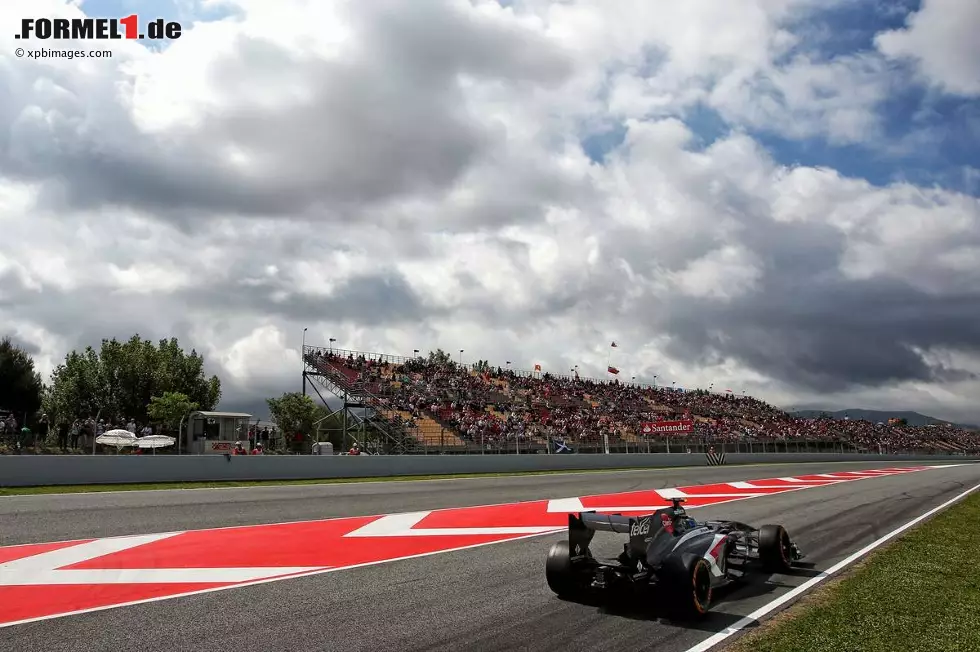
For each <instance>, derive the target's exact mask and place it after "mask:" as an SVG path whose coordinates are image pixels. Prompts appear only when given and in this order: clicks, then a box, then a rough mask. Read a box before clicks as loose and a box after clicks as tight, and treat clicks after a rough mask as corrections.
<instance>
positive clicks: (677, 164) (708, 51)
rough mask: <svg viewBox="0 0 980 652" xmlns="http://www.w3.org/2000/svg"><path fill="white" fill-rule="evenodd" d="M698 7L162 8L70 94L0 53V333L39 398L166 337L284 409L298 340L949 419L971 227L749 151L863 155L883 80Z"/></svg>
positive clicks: (958, 214) (42, 11)
mask: <svg viewBox="0 0 980 652" xmlns="http://www.w3.org/2000/svg"><path fill="white" fill-rule="evenodd" d="M204 4H208V5H212V4H213V5H214V6H219V5H217V4H214V3H204ZM709 4H710V5H711V7H713V8H714V10H712V11H709V10H707V7H708V5H709ZM723 4H724V8H723V9H721V10H719V9H718V5H717V3H705V2H687V3H680V4H677V5H676V6H675V5H671V6H670V8H667V9H664V8H662V7H657V8H656V10H654V7H653V5H652V4H651V3H648V2H641V1H639V0H636V1H632V0H615V1H613V2H602V3H600V2H595V1H592V0H581V1H576V2H545V1H543V0H520V1H515V2H509V3H506V6H502V5H501V4H498V3H497V2H494V1H492V0H474V1H473V2H470V1H469V0H417V1H415V2H412V3H402V2H371V3H365V2H305V1H301V0H283V2H280V3H276V5H275V11H273V10H272V6H271V5H269V4H268V3H265V2H258V1H257V0H256V1H252V0H233V1H232V0H228V1H226V2H223V3H221V4H220V7H223V8H224V9H226V10H228V15H227V16H226V17H224V18H209V19H206V20H199V21H197V22H191V20H190V19H189V18H186V17H185V16H190V15H193V12H194V11H197V10H200V6H197V5H194V4H193V3H189V4H188V5H187V6H183V7H182V11H183V12H184V13H183V14H182V16H181V19H182V20H184V35H183V36H182V37H181V39H179V40H178V41H176V42H173V43H170V44H168V45H166V47H164V48H162V49H160V50H150V49H147V48H144V47H142V46H141V45H138V44H133V43H122V42H115V43H112V44H109V45H105V46H104V47H110V48H112V50H113V57H112V58H111V59H98V60H95V59H87V60H75V61H67V60H64V59H51V58H49V59H43V60H27V59H15V58H13V57H11V56H9V55H8V54H7V53H8V52H12V51H13V48H14V47H15V42H14V40H13V39H12V38H8V36H7V35H0V41H3V42H2V43H0V45H2V47H3V48H5V49H4V50H3V54H0V76H2V81H3V83H2V84H0V89H6V90H4V91H0V94H3V93H5V95H4V96H2V97H0V100H3V101H0V122H2V127H3V128H2V129H0V225H2V233H3V236H2V237H3V242H4V247H3V248H2V249H0V330H3V331H4V332H9V333H11V334H12V335H14V336H15V337H16V338H17V339H18V341H22V342H28V343H30V345H31V346H32V347H33V350H36V351H37V352H38V360H39V362H40V363H41V364H42V366H43V367H45V368H46V369H50V368H51V366H53V364H56V362H57V361H58V359H59V358H61V357H62V356H63V355H64V353H65V352H66V351H67V350H69V349H71V348H73V347H76V346H80V345H84V344H89V343H97V342H98V340H99V339H100V338H101V337H104V336H111V335H117V336H120V337H126V336H128V335H130V334H131V333H132V332H134V331H139V332H140V333H141V334H143V335H145V336H150V337H164V336H169V335H171V334H173V335H176V336H178V337H180V338H181V340H182V341H183V342H184V344H185V345H187V346H194V347H196V348H197V349H198V350H199V351H202V352H204V353H205V354H206V356H207V359H208V362H209V364H210V365H212V368H213V370H214V371H216V372H217V373H219V374H221V375H222V377H223V378H224V379H225V381H226V385H227V390H226V396H227V397H228V400H229V401H230V402H233V403H236V404H241V402H242V401H244V400H248V399H249V398H250V397H258V398H261V397H262V396H265V395H269V394H273V393H278V392H280V391H287V390H293V389H296V387H297V386H298V383H297V380H296V379H297V378H298V364H299V358H298V351H297V349H298V346H299V344H300V335H301V333H302V329H303V328H304V327H309V329H310V330H309V332H308V333H307V338H308V341H309V342H314V343H318V342H324V343H325V342H326V341H327V339H328V338H336V339H337V344H338V345H341V346H344V347H347V348H354V349H361V350H369V351H381V352H393V353H403V354H404V353H408V354H410V353H411V351H412V350H413V349H422V350H423V351H424V350H428V349H434V348H436V347H442V348H444V349H446V350H448V351H452V352H456V351H458V350H459V349H464V350H465V353H464V355H463V357H464V358H465V359H471V360H472V359H476V358H483V359H490V360H491V361H492V362H498V363H503V362H504V361H505V360H512V361H514V363H515V366H516V367H523V368H530V367H531V366H532V365H533V364H535V363H541V364H543V365H544V366H545V368H547V369H551V370H553V371H557V372H564V371H567V370H568V369H569V368H570V367H572V366H575V365H579V367H580V370H582V371H583V372H585V373H592V374H600V373H601V372H603V371H604V369H605V365H606V359H607V355H608V342H609V340H611V339H615V340H616V341H617V342H618V343H619V344H620V348H619V349H618V350H617V352H616V355H617V356H620V357H619V359H616V360H614V364H616V366H618V367H619V368H620V369H622V370H623V374H622V375H623V376H625V377H627V378H630V377H632V376H637V377H638V378H640V379H645V380H651V379H653V377H654V376H656V377H657V380H658V382H663V381H666V382H671V381H676V382H677V384H678V385H680V386H685V387H693V386H698V385H701V386H707V385H708V384H710V383H714V384H715V385H716V386H722V385H724V386H725V387H731V388H733V389H735V390H736V391H742V390H745V391H748V392H750V393H751V392H756V393H759V394H761V395H763V396H765V397H768V398H771V399H772V400H774V401H778V402H784V403H785V402H795V401H802V400H807V401H811V400H822V399H825V400H828V401H839V400H842V397H843V396H856V397H861V399H862V400H866V401H867V402H868V405H867V406H868V407H873V406H872V405H871V403H876V402H879V403H880V402H882V401H884V402H890V403H891V404H893V405H895V406H896V407H898V406H901V407H912V408H920V409H926V410H934V411H935V410H945V414H949V415H951V416H954V417H955V418H976V416H975V410H976V408H975V407H973V406H972V404H970V402H969V400H968V399H967V398H966V397H968V396H970V395H971V392H975V391H976V389H977V388H978V387H980V385H978V383H977V382H976V376H975V374H976V373H977V372H980V365H978V363H977V356H978V349H980V330H978V328H980V327H978V326H977V325H976V320H975V318H974V316H975V315H976V314H980V289H978V288H980V265H977V263H976V261H977V260H980V258H978V257H977V255H978V253H980V203H978V200H977V198H976V197H974V196H970V195H967V194H963V193H958V192H955V191H952V190H948V189H944V188H942V187H931V188H924V187H918V186H915V185H912V184H908V183H893V184H891V185H885V186H880V185H879V186H876V185H873V184H871V183H870V182H868V181H867V180H865V179H862V178H860V177H853V176H852V177H848V176H845V175H843V174H842V173H840V172H838V171H837V170H834V169H832V168H828V167H811V166H803V165H796V164H793V163H792V162H790V161H782V160H780V159H779V157H778V155H777V153H774V152H773V151H770V150H769V149H767V148H766V147H765V146H764V144H763V141H762V140H761V139H760V138H759V135H758V134H759V133H760V132H764V133H775V134H779V135H780V136H782V137H784V138H792V139H799V140H804V141H809V140H811V139H817V140H818V141H820V142H824V143H827V144H829V145H830V146H836V145H844V144H862V143H864V142H865V141H867V140H869V139H872V138H878V137H879V136H880V134H879V133H878V132H877V129H878V125H879V122H880V119H881V115H880V111H879V105H880V103H881V101H882V99H883V98H884V97H886V96H887V95H888V93H889V89H891V88H892V87H893V85H894V84H895V83H897V82H896V77H895V75H896V74H898V73H897V72H896V71H895V70H894V69H893V68H892V67H890V66H888V65H886V63H885V61H884V59H883V58H882V57H881V54H880V53H876V52H873V51H869V52H853V53H849V54H847V55H844V56H839V57H835V58H831V59H827V58H821V57H818V56H816V55H815V54H814V53H813V52H811V51H809V50H808V49H807V47H806V43H805V30H802V29H801V28H800V26H801V25H804V24H805V22H806V20H807V17H808V16H812V15H813V14H814V12H819V11H824V10H826V9H827V7H828V3H826V2H815V1H812V2H811V1H808V0H782V1H779V2H771V1H763V0H740V1H739V2H735V1H732V2H727V3H723ZM26 7H28V5H27V4H25V3H21V2H14V3H4V5H3V7H0V18H4V19H5V20H4V22H8V21H6V19H7V18H11V20H14V21H16V20H17V19H19V18H20V17H21V16H24V15H33V16H40V15H47V16H55V15H59V16H81V15H82V11H83V9H84V5H83V7H82V8H79V7H77V6H74V5H68V4H65V3H58V2H55V1H54V0H44V1H43V2H32V3H30V4H29V9H27V8H26ZM931 7H932V5H931V4H930V3H929V2H926V3H925V4H924V5H923V9H922V11H921V14H922V15H926V13H927V12H929V11H935V10H934V9H931ZM952 10H954V11H955V8H954V9H952ZM966 11H972V9H969V8H967V9H963V10H962V11H961V15H963V16H967V14H966V13H965V12H966ZM916 21H919V22H916ZM926 22H927V21H925V19H924V18H921V16H920V18H917V19H914V20H912V19H910V22H909V25H910V26H909V27H908V28H907V29H906V30H904V31H901V30H900V31H899V32H894V33H889V34H883V35H881V37H880V38H879V40H878V48H879V49H880V50H881V52H882V53H884V54H886V55H888V56H893V55H895V56H897V53H899V52H900V51H901V52H902V53H904V54H903V55H902V56H905V55H907V54H908V53H910V52H912V50H910V49H908V48H909V47H911V46H908V45H907V44H908V43H911V42H912V41H901V40H899V41H896V40H895V38H898V37H896V36H895V34H898V35H899V36H901V35H902V34H912V33H917V34H920V33H921V31H920V32H916V30H921V29H923V28H920V27H919V25H921V24H926ZM297 26H299V27H298V28H297ZM930 34H931V35H930ZM930 34H927V36H925V37H924V36H916V38H923V39H926V38H927V37H928V38H929V39H931V38H936V39H939V40H942V39H946V40H947V41H948V40H949V38H950V34H949V33H940V32H937V33H930ZM902 38H905V37H904V36H903V37H902ZM4 39H7V40H4ZM890 39H891V40H890ZM927 40H928V39H927ZM915 42H916V43H918V42H919V41H915ZM922 42H923V43H925V42H926V41H922ZM888 43H892V45H890V46H889V45H887V44H888ZM896 43H899V44H902V43H905V45H895V44H896ZM20 44H21V45H22V43H20ZM43 45H44V47H49V48H55V47H59V48H63V49H66V48H68V47H70V46H69V45H67V44H64V43H55V42H47V43H45V44H43ZM98 46H103V44H102V43H94V42H91V43H85V44H82V45H80V46H78V47H79V48H80V49H90V48H92V47H98ZM72 47H73V46H72ZM896 48H898V49H896ZM902 48H905V49H902ZM922 51H925V50H922ZM923 65H925V64H923ZM947 67H948V66H943V68H944V69H946V68H947ZM964 69H965V68H964ZM923 70H926V68H923ZM957 74H959V75H960V76H959V77H955V78H954V77H949V79H950V80H953V81H948V80H947V82H944V83H947V88H949V89H950V90H951V91H956V92H959V91H962V90H963V89H964V88H968V87H969V84H968V75H969V73H962V72H961V73H957ZM957 79H958V80H959V81H958V82H957V81H956V80H957ZM964 80H967V82H964ZM898 81H899V82H901V83H904V84H910V83H912V81H911V80H909V79H904V78H901V79H899V80H898ZM957 83H958V84H959V86H956V84H957ZM949 84H953V85H952V86H950V85H949ZM957 89H958V90H957ZM703 107H708V108H710V109H711V110H713V111H715V112H716V113H717V115H719V116H720V119H721V120H723V121H725V123H724V126H723V129H722V130H721V135H720V136H719V137H710V138H709V137H706V135H705V134H704V133H701V132H699V130H698V127H697V125H696V123H695V122H694V121H693V120H692V118H691V116H692V112H693V111H695V110H697V109H699V108H703ZM609 129H614V130H619V131H620V132H622V133H623V134H624V139H623V141H622V143H620V144H614V145H613V146H612V147H611V148H609V149H608V151H605V152H603V154H604V156H603V157H602V160H601V162H599V160H598V157H596V156H590V155H589V154H588V153H587V152H586V149H585V147H584V146H583V142H585V141H586V140H587V139H588V137H589V136H591V135H593V134H595V133H598V132H603V131H606V130H609ZM876 404H877V403H876ZM971 415H973V416H971Z"/></svg>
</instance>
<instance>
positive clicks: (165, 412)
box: [146, 392, 198, 432]
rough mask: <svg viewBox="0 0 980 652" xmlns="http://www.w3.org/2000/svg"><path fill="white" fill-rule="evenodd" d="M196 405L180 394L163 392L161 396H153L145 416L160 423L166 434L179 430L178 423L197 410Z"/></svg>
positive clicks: (185, 395)
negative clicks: (165, 429)
mask: <svg viewBox="0 0 980 652" xmlns="http://www.w3.org/2000/svg"><path fill="white" fill-rule="evenodd" d="M197 407H198V406H197V403H195V402H194V401H192V400H191V399H190V397H189V396H187V394H183V393H181V392H164V393H163V396H153V397H151V398H150V404H149V405H147V406H146V414H147V416H148V417H150V419H152V420H153V421H154V422H156V423H162V424H163V425H164V426H165V427H166V428H167V431H168V432H175V431H177V430H178V429H179V428H180V422H181V421H182V420H183V419H184V417H186V416H187V413H188V412H193V411H194V410H196V409H197Z"/></svg>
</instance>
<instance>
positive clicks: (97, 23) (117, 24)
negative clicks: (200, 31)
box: [14, 14, 181, 40]
mask: <svg viewBox="0 0 980 652" xmlns="http://www.w3.org/2000/svg"><path fill="white" fill-rule="evenodd" d="M180 30H181V27H180V23H178V22H175V21H172V20H171V21H166V20H164V19H163V18H157V19H155V20H151V21H150V22H148V23H147V24H146V31H145V32H143V31H141V30H140V21H139V16H137V15H136V14H133V15H131V16H126V17H125V18H71V19H69V18H22V19H21V21H20V33H19V34H14V38H18V39H42V40H47V39H55V40H58V39H64V40H87V39H95V40H110V39H124V38H126V39H144V38H148V39H153V40H162V39H170V40H173V39H178V38H180Z"/></svg>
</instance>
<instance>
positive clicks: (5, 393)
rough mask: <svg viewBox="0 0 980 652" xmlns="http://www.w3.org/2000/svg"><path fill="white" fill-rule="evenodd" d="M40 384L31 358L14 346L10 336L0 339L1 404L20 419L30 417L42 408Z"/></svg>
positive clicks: (1, 406)
mask: <svg viewBox="0 0 980 652" xmlns="http://www.w3.org/2000/svg"><path fill="white" fill-rule="evenodd" d="M42 389H43V384H42V382H41V374H39V373H38V372H37V371H35V369H34V359H33V358H31V356H29V355H28V354H27V353H26V352H25V351H23V350H22V349H20V348H18V347H16V346H14V344H13V342H11V341H10V338H9V337H5V338H3V340H0V408H3V409H7V410H10V411H11V412H13V413H14V414H15V415H16V417H17V420H18V421H20V420H21V419H23V418H24V415H25V414H26V415H27V417H28V419H30V418H33V417H34V415H35V414H36V413H37V411H38V410H39V409H41V394H42Z"/></svg>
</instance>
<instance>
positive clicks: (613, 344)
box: [609, 342, 619, 349]
mask: <svg viewBox="0 0 980 652" xmlns="http://www.w3.org/2000/svg"><path fill="white" fill-rule="evenodd" d="M609 346H611V347H612V348H614V349H615V348H619V347H618V346H617V345H616V343H615V342H613V343H612V344H610V345H609Z"/></svg>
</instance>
